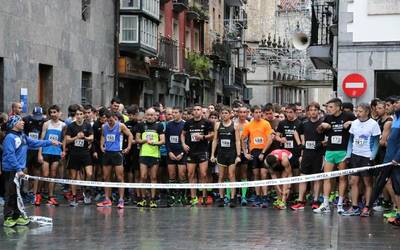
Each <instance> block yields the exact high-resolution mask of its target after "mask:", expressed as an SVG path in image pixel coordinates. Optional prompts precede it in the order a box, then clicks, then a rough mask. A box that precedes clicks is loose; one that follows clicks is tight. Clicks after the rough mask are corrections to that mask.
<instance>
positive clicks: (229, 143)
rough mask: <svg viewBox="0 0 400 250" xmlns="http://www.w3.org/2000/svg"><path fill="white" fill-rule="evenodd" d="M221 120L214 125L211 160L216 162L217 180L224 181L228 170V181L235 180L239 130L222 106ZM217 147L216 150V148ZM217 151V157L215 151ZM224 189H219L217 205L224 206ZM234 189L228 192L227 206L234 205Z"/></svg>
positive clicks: (238, 151)
mask: <svg viewBox="0 0 400 250" xmlns="http://www.w3.org/2000/svg"><path fill="white" fill-rule="evenodd" d="M221 117H222V122H217V123H216V124H215V126H214V139H213V142H212V150H211V161H212V162H217V164H218V168H219V171H218V172H219V176H218V182H220V183H221V182H224V181H225V176H226V175H227V172H228V178H229V181H230V182H235V180H236V164H237V163H239V162H240V131H239V129H238V126H236V125H235V124H234V123H233V121H232V120H231V110H230V109H229V108H228V107H223V108H222V110H221ZM217 147H218V150H217ZM216 152H218V153H217V158H216V157H215V153H216ZM224 191H225V190H224V189H223V188H220V189H219V195H220V202H219V205H218V206H219V207H223V206H224ZM235 191H236V189H235V188H232V189H231V192H230V197H227V198H228V199H230V202H229V206H230V207H231V208H234V207H236V204H237V201H236V196H235V195H236V192H235Z"/></svg>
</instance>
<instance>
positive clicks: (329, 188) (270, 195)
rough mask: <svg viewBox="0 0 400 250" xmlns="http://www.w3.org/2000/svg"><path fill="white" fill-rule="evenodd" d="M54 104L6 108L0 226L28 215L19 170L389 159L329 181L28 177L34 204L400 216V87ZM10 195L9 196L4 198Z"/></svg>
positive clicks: (325, 168)
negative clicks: (350, 94)
mask: <svg viewBox="0 0 400 250" xmlns="http://www.w3.org/2000/svg"><path fill="white" fill-rule="evenodd" d="M62 118H64V115H63V114H62V111H61V110H60V107H58V106H57V105H52V106H50V107H48V108H47V110H44V109H43V108H42V107H39V106H37V107H35V108H34V109H33V112H32V113H31V114H29V115H24V116H23V114H22V106H21V104H20V103H17V102H16V103H13V104H12V107H11V111H10V112H9V113H3V114H2V115H1V117H0V125H1V133H0V142H1V143H2V147H1V151H2V153H1V154H0V157H2V160H1V163H2V168H1V175H0V177H1V178H0V196H1V198H0V203H1V204H2V205H4V226H9V227H10V226H14V225H23V224H26V223H29V221H28V220H27V218H24V217H23V216H21V214H20V212H19V210H18V208H17V201H16V199H17V194H16V188H15V184H14V182H13V180H14V176H15V174H17V175H19V176H23V175H25V174H29V175H33V176H42V177H52V178H63V179H73V180H88V181H89V180H90V181H106V182H129V183H148V182H151V183H214V182H237V181H248V180H249V181H251V180H266V179H276V178H284V177H292V176H299V175H310V174H316V173H322V172H331V171H334V170H342V169H349V168H358V167H365V166H372V165H377V164H382V163H392V164H391V165H390V166H385V167H382V168H378V169H374V170H371V171H364V172H359V173H357V174H354V175H351V176H341V177H338V178H333V179H325V180H323V181H314V182H304V183H300V184H292V185H289V184H287V185H278V186H270V187H265V186H264V187H256V188H230V189H226V190H225V189H219V190H206V189H203V190H197V189H191V190H184V189H180V190H179V189H178V190H174V189H171V190H168V189H166V190H164V189H163V190H155V189H152V190H146V189H124V188H119V189H112V188H100V187H97V188H93V187H82V186H74V185H58V184H55V183H53V182H38V181H32V180H31V181H25V182H24V183H23V188H22V196H23V198H24V201H25V202H31V203H32V204H33V205H35V206H41V205H45V204H46V205H50V206H58V205H59V204H60V203H65V202H64V201H62V200H66V201H67V203H68V204H69V205H70V206H72V207H76V206H79V205H80V204H82V205H83V204H85V205H88V204H95V205H96V206H98V207H111V206H113V204H114V205H116V206H117V207H118V209H124V206H125V205H127V204H130V205H136V206H138V207H150V208H157V207H160V206H162V207H167V206H170V207H172V206H218V207H231V208H234V207H237V206H243V207H244V206H251V207H260V208H268V207H273V208H276V209H279V210H283V209H291V210H303V209H305V208H306V207H307V206H311V208H312V209H313V212H314V213H316V214H326V213H331V212H332V211H333V209H335V210H336V212H337V213H338V214H340V215H343V216H362V217H368V216H371V215H372V212H381V213H382V212H383V216H384V217H385V218H387V219H388V222H390V223H392V224H394V225H400V167H397V162H400V97H395V96H393V97H389V98H387V99H386V100H379V99H374V100H372V101H371V103H363V104H358V105H357V106H356V107H353V105H352V104H351V103H342V101H341V100H340V99H338V98H334V99H331V100H330V101H328V102H327V103H326V104H324V105H321V106H320V104H318V103H316V102H311V103H310V104H308V105H307V106H306V107H303V106H302V105H301V104H287V105H282V106H280V105H277V104H266V105H264V106H251V107H250V106H249V105H247V104H245V103H242V102H240V101H236V102H234V103H233V104H232V106H231V107H227V106H223V105H220V104H217V105H209V106H208V107H204V106H202V105H200V104H195V105H193V106H192V107H189V108H186V109H182V108H181V107H163V105H162V104H159V103H157V104H155V105H154V106H153V107H149V108H147V109H143V108H141V107H138V106H137V105H131V106H129V107H126V108H125V107H124V105H123V104H122V103H121V102H120V100H119V99H118V98H113V99H112V101H111V103H110V105H109V106H107V107H93V106H91V105H80V104H74V105H70V106H69V108H68V114H67V117H65V118H66V119H64V120H62ZM4 203H5V204H4Z"/></svg>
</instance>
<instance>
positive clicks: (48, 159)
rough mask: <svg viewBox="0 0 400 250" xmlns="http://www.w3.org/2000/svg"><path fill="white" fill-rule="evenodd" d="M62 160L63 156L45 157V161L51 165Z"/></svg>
mask: <svg viewBox="0 0 400 250" xmlns="http://www.w3.org/2000/svg"><path fill="white" fill-rule="evenodd" d="M60 160H61V156H59V155H45V154H44V155H43V161H45V162H47V163H48V164H49V165H51V164H53V163H54V162H59V161H60Z"/></svg>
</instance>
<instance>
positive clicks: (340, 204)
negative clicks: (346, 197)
mask: <svg viewBox="0 0 400 250" xmlns="http://www.w3.org/2000/svg"><path fill="white" fill-rule="evenodd" d="M337 204H338V206H343V197H342V196H339V200H338V203H337Z"/></svg>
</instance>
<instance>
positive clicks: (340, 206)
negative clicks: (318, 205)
mask: <svg viewBox="0 0 400 250" xmlns="http://www.w3.org/2000/svg"><path fill="white" fill-rule="evenodd" d="M343 212H344V209H343V205H337V213H338V214H343Z"/></svg>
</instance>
